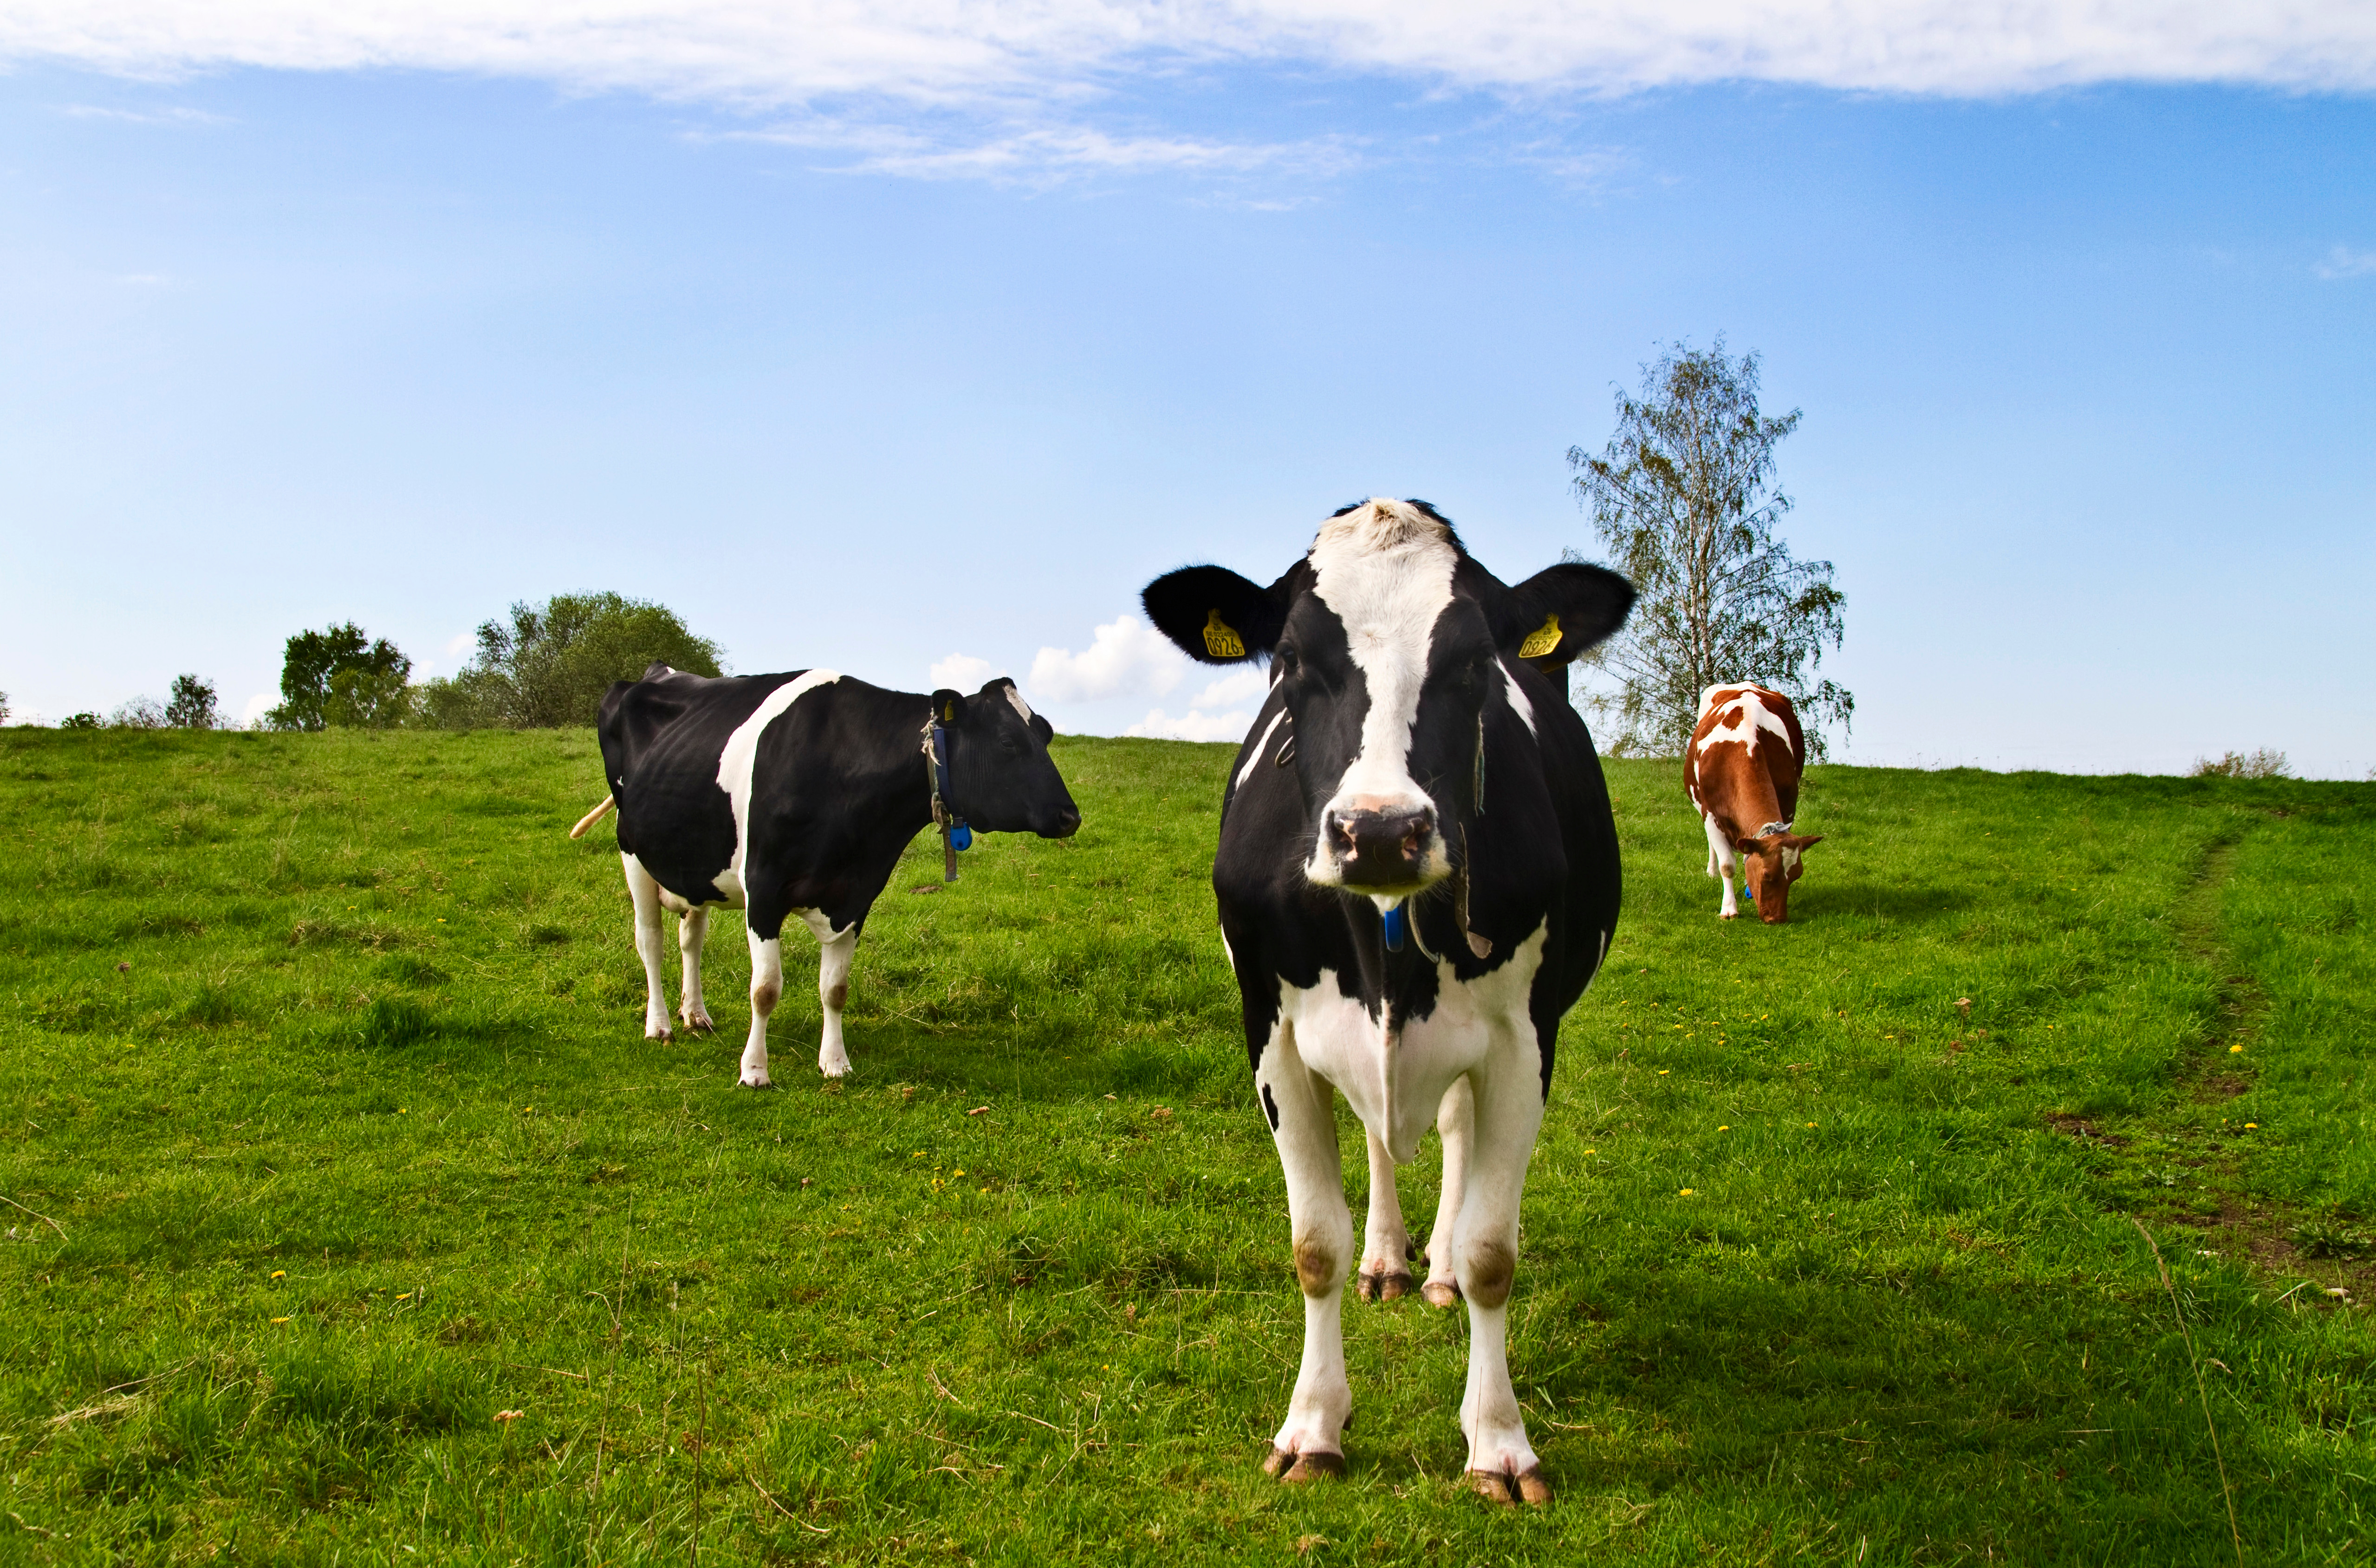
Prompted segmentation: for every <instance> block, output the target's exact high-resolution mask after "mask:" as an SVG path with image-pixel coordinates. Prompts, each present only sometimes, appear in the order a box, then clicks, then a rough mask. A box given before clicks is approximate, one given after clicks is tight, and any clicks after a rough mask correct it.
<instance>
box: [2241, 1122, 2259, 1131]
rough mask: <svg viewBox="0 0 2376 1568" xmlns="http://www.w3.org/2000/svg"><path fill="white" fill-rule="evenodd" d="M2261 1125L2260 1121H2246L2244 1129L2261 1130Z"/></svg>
mask: <svg viewBox="0 0 2376 1568" xmlns="http://www.w3.org/2000/svg"><path fill="white" fill-rule="evenodd" d="M2260 1125H2261V1124H2260V1123H2258V1122H2247V1123H2244V1130H2245V1131H2246V1132H2248V1133H2251V1132H2256V1131H2258V1130H2259V1128H2260Z"/></svg>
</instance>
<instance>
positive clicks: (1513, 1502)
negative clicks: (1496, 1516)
mask: <svg viewBox="0 0 2376 1568" xmlns="http://www.w3.org/2000/svg"><path fill="white" fill-rule="evenodd" d="M1463 1479H1466V1480H1467V1483H1468V1490H1469V1491H1473V1492H1475V1493H1476V1494H1477V1495H1478V1496H1479V1497H1481V1498H1483V1499H1485V1501H1487V1502H1488V1503H1500V1504H1501V1505H1502V1506H1503V1507H1504V1508H1515V1507H1516V1506H1517V1505H1518V1504H1519V1503H1525V1504H1527V1506H1528V1507H1530V1508H1538V1507H1540V1506H1542V1505H1543V1504H1544V1503H1549V1502H1550V1500H1551V1489H1550V1482H1549V1481H1546V1480H1544V1479H1543V1472H1542V1467H1541V1466H1539V1465H1538V1466H1537V1467H1534V1468H1533V1469H1530V1470H1528V1471H1527V1472H1526V1473H1525V1474H1523V1475H1515V1476H1508V1475H1503V1473H1502V1472H1501V1471H1499V1470H1470V1471H1468V1472H1467V1475H1466V1476H1465V1477H1464V1478H1463Z"/></svg>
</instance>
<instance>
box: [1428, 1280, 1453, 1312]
mask: <svg viewBox="0 0 2376 1568" xmlns="http://www.w3.org/2000/svg"><path fill="white" fill-rule="evenodd" d="M1419 1297H1420V1301H1425V1302H1426V1303H1427V1304H1428V1305H1429V1306H1431V1307H1456V1306H1458V1305H1459V1304H1460V1287H1459V1285H1458V1284H1457V1283H1456V1282H1455V1281H1453V1280H1449V1279H1431V1280H1429V1281H1428V1282H1427V1283H1426V1284H1424V1285H1422V1286H1420V1288H1419Z"/></svg>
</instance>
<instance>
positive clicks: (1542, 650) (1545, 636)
mask: <svg viewBox="0 0 2376 1568" xmlns="http://www.w3.org/2000/svg"><path fill="white" fill-rule="evenodd" d="M1559 645H1560V629H1559V617H1558V616H1556V615H1550V616H1546V617H1544V619H1543V624H1542V625H1541V626H1540V627H1538V628H1537V629H1536V630H1535V631H1533V632H1531V633H1529V634H1527V640H1526V641H1525V642H1522V643H1520V644H1519V645H1518V657H1519V658H1520V659H1540V658H1542V657H1543V655H1545V654H1547V653H1549V652H1550V651H1551V649H1553V648H1555V647H1559Z"/></svg>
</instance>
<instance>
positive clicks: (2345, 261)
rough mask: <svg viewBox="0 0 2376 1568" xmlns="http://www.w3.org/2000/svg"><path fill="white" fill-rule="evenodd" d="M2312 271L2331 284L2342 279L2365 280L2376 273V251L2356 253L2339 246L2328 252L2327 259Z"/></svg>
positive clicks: (2346, 246) (2344, 246)
mask: <svg viewBox="0 0 2376 1568" xmlns="http://www.w3.org/2000/svg"><path fill="white" fill-rule="evenodd" d="M2312 270H2313V271H2315V272H2316V273H2317V274H2318V275H2319V276H2320V277H2321V278H2323V279H2326V280H2327V281H2328V282H2330V283H2332V282H2334V281H2335V280H2336V279H2341V278H2365V277H2367V276H2368V275H2369V274H2370V273H2371V272H2376V251H2356V250H2353V249H2352V248H2351V247H2350V246H2348V245H2337V246H2335V247H2334V249H2333V250H2331V251H2329V252H2327V253H2326V259H2325V260H2324V261H2322V262H2320V263H2319V264H2318V266H2317V267H2314V268H2312Z"/></svg>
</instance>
